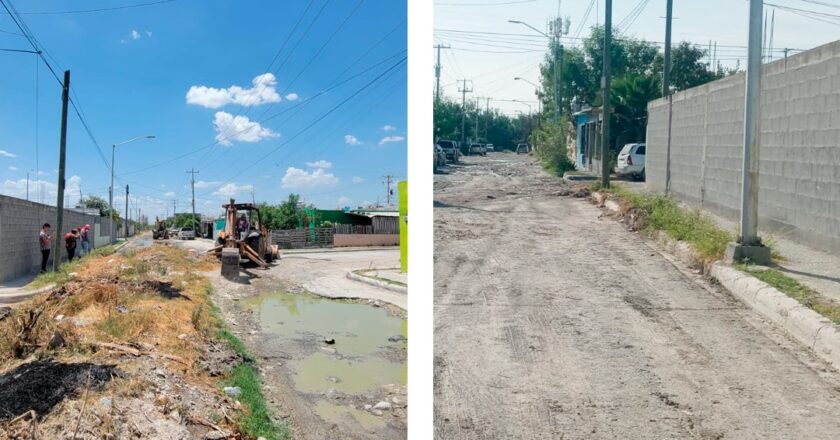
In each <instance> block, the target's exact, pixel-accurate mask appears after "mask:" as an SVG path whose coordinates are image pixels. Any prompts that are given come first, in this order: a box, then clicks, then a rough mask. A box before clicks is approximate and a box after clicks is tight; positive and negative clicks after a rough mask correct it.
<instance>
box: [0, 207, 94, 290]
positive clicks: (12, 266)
mask: <svg viewBox="0 0 840 440" xmlns="http://www.w3.org/2000/svg"><path fill="white" fill-rule="evenodd" d="M55 214H56V209H55V207H53V206H48V205H43V204H40V203H35V202H29V201H26V200H22V199H18V198H15V197H9V196H4V195H0V282H2V281H8V280H12V279H16V278H19V277H22V276H24V275H30V274H33V273H37V272H38V270H39V269H40V266H41V252H40V246H39V243H38V233H39V232H40V231H41V225H43V224H44V223H45V222H46V223H49V224H50V225H52V227H53V233H54V236H55V237H58V238H59V239H61V237H63V236H64V234H65V233H67V232H69V231H70V230H71V229H73V228H77V227H79V226H83V225H85V224H89V225H91V227H92V228H93V229H94V231H93V235H94V236H96V235H97V231H98V230H99V228H100V225H99V221H100V217H98V216H91V215H86V214H82V213H79V212H75V211H71V210H64V220H63V227H62V229H63V230H62V231H61V232H60V233H59V232H58V231H56V230H55V226H56V225H55ZM106 228H107V226H106ZM62 244H63V243H62ZM100 244H102V243H100ZM78 250H81V248H77V251H78ZM61 254H62V256H61V258H62V259H66V258H67V255H66V253H65V252H64V246H63V245H62V252H61ZM52 258H53V256H50V261H52ZM50 264H52V263H50Z"/></svg>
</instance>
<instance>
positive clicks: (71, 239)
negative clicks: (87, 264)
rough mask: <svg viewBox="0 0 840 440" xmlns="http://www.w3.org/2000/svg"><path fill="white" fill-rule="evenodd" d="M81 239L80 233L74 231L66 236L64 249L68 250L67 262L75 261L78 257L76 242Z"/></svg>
mask: <svg viewBox="0 0 840 440" xmlns="http://www.w3.org/2000/svg"><path fill="white" fill-rule="evenodd" d="M78 239H79V231H77V230H76V229H73V230H72V231H70V232H68V233H66V234H64V248H65V249H67V261H73V257H75V256H76V241H77V240H78Z"/></svg>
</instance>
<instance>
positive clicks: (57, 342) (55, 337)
mask: <svg viewBox="0 0 840 440" xmlns="http://www.w3.org/2000/svg"><path fill="white" fill-rule="evenodd" d="M64 345H65V341H64V336H62V335H61V332H60V331H58V330H56V331H54V332H53V334H52V336H50V342H48V343H47V348H49V349H52V350H55V349H56V348H58V347H61V346H64Z"/></svg>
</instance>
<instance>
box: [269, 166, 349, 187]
mask: <svg viewBox="0 0 840 440" xmlns="http://www.w3.org/2000/svg"><path fill="white" fill-rule="evenodd" d="M281 183H282V186H283V188H315V187H319V186H332V185H335V184H336V183H338V177H335V175H333V174H332V173H328V172H326V171H324V169H323V168H316V169H315V170H313V171H312V172H311V173H310V172H308V171H306V170H302V169H300V168H295V167H289V168H287V169H286V174H285V175H283V179H282V180H281Z"/></svg>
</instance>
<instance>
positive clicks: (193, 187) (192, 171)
mask: <svg viewBox="0 0 840 440" xmlns="http://www.w3.org/2000/svg"><path fill="white" fill-rule="evenodd" d="M187 173H188V174H190V175H192V177H191V178H190V186H192V226H193V233H194V234H196V235H197V232H196V229H195V175H196V174H198V171H196V170H195V168H192V169H190V170H189V171H187Z"/></svg>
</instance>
